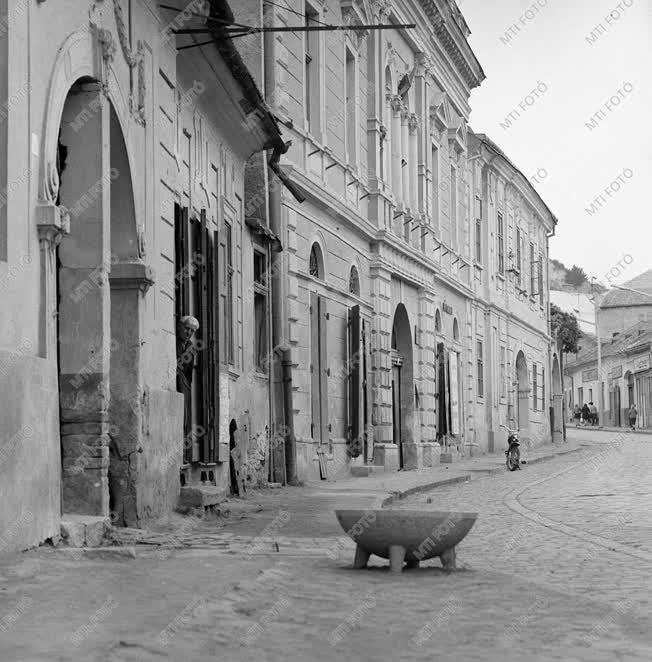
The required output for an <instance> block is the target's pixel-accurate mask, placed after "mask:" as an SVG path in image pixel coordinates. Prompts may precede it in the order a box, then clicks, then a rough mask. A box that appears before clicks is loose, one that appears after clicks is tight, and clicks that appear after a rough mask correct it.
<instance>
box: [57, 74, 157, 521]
mask: <svg viewBox="0 0 652 662" xmlns="http://www.w3.org/2000/svg"><path fill="white" fill-rule="evenodd" d="M80 118H82V119H80ZM58 142H59V146H58V154H57V157H58V158H57V171H58V174H59V181H60V186H59V191H58V200H57V204H59V205H61V206H62V207H65V208H66V209H67V210H68V212H69V215H70V233H69V234H68V235H67V236H66V237H64V238H63V240H62V241H61V244H60V245H59V247H58V249H57V321H58V328H57V353H58V364H59V396H60V400H59V401H60V421H61V451H62V464H63V471H62V508H63V511H64V512H66V513H79V514H86V515H101V516H107V515H108V514H109V511H111V514H112V518H113V519H114V522H115V523H117V524H129V525H137V524H138V519H139V517H138V513H137V508H136V484H135V479H136V478H135V477H136V476H137V475H138V453H139V452H142V448H141V445H140V442H141V410H140V407H141V398H140V391H141V389H140V347H141V342H140V339H141V320H140V302H141V298H142V296H141V295H142V292H144V291H145V290H146V289H147V287H148V286H149V285H150V284H151V277H150V274H149V272H148V270H147V269H146V268H145V266H144V264H143V263H142V262H141V261H140V259H139V242H138V233H137V230H136V219H135V207H134V200H133V188H132V183H131V169H130V167H129V159H128V156H127V151H126V147H125V143H124V139H123V135H122V130H121V127H120V123H119V121H118V118H117V115H116V113H115V110H114V109H113V107H112V105H111V103H110V102H109V100H108V99H107V98H106V96H105V94H104V92H103V90H102V86H101V84H100V83H99V82H97V81H96V80H94V79H90V78H84V79H80V80H78V81H77V82H76V83H75V84H74V85H73V86H72V87H71V88H70V90H69V92H68V95H67V97H66V99H65V102H64V105H63V111H62V114H61V122H60V131H59V140H58ZM139 449H140V450H139Z"/></svg>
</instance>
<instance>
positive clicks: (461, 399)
mask: <svg viewBox="0 0 652 662" xmlns="http://www.w3.org/2000/svg"><path fill="white" fill-rule="evenodd" d="M261 5H262V7H263V15H264V18H265V21H266V22H265V24H266V25H268V26H290V25H293V24H296V23H297V21H298V22H299V23H300V24H305V25H308V26H311V25H319V24H320V23H330V24H352V25H368V24H371V23H376V24H377V23H384V24H399V23H415V24H416V26H417V27H416V29H414V30H403V29H395V30H386V31H369V32H368V33H365V32H364V31H362V32H359V31H344V32H342V31H334V32H321V33H320V32H295V33H293V32H283V33H281V34H279V35H274V36H270V37H269V38H268V39H267V40H265V41H264V42H263V43H262V44H261V49H262V51H263V53H264V58H265V62H266V63H267V70H266V79H265V93H266V98H267V101H268V103H269V104H270V106H272V107H273V110H274V113H275V115H276V116H277V117H278V118H279V120H280V121H281V123H282V124H283V125H284V134H285V135H286V136H287V137H288V138H290V139H291V140H292V146H291V148H290V150H289V151H288V153H287V154H286V155H285V156H284V157H283V159H282V160H281V166H282V168H283V169H284V171H285V172H286V173H287V175H288V177H289V178H290V179H291V181H292V182H293V183H294V184H295V185H296V186H297V187H298V188H299V189H300V190H301V192H302V194H303V195H304V196H305V198H306V200H305V202H304V203H303V204H301V205H297V204H296V202H295V201H294V200H292V199H291V198H290V197H289V196H288V195H287V192H283V191H282V190H281V191H277V192H275V193H274V195H273V197H272V200H271V201H270V213H272V214H277V215H278V223H277V225H276V230H275V231H277V233H278V235H279V237H280V239H281V243H282V244H283V247H284V249H285V250H284V251H283V252H282V253H280V254H278V256H277V258H276V261H275V271H276V272H277V273H279V274H282V277H280V278H279V282H278V287H279V290H280V292H281V295H280V297H279V299H278V307H277V310H276V313H277V314H278V316H279V319H280V324H279V330H278V331H277V333H276V335H275V341H274V344H275V347H282V348H283V351H284V352H285V354H284V356H285V363H286V365H287V366H289V371H288V372H289V374H288V376H287V380H291V385H292V388H291V390H288V391H286V392H284V397H285V398H286V399H287V398H291V402H290V403H289V404H288V403H287V402H286V407H285V409H286V411H287V410H289V411H291V429H292V434H293V436H294V439H293V441H294V442H295V444H294V449H290V452H296V466H297V471H298V475H299V476H300V477H302V478H319V477H321V478H326V477H330V476H333V475H337V474H338V473H340V472H342V471H348V470H349V467H351V466H356V465H360V464H376V465H382V466H384V467H385V468H387V469H398V468H404V469H410V468H418V467H422V466H428V465H430V464H431V463H432V462H438V461H439V460H440V458H439V455H440V453H441V452H442V451H443V452H444V453H446V454H448V451H451V450H453V451H459V452H467V453H468V452H470V451H472V450H474V449H475V450H478V451H480V452H486V451H487V450H493V448H494V445H495V442H494V436H495V434H496V433H497V432H498V431H499V425H500V424H501V423H507V424H510V425H512V427H514V426H516V425H517V424H518V423H519V421H520V423H521V425H522V427H523V428H525V429H527V431H528V432H527V434H528V435H529V436H530V437H531V438H532V439H533V440H537V441H539V442H542V441H544V440H546V439H547V438H548V437H549V431H550V423H549V421H550V418H549V403H550V402H551V399H550V396H551V393H552V390H551V389H550V388H549V387H548V386H546V384H545V380H546V378H548V379H549V380H551V377H550V375H551V374H552V372H553V368H552V365H553V357H552V355H551V350H550V346H551V345H550V343H551V339H550V336H549V331H548V329H549V326H548V303H549V302H548V295H547V275H546V274H545V273H542V274H541V276H539V275H537V277H536V287H534V288H532V289H530V286H529V278H530V276H529V275H526V272H527V274H529V273H530V270H531V269H536V268H537V264H539V265H541V264H545V261H546V260H547V256H548V237H549V235H550V234H552V231H553V229H554V224H555V222H556V220H555V219H554V217H553V216H552V214H550V212H549V211H548V210H547V208H546V207H545V205H544V204H543V202H542V201H541V200H540V198H539V197H538V195H537V194H536V192H535V191H534V190H533V188H532V186H531V185H530V183H529V182H528V181H527V180H526V178H524V177H523V176H522V175H521V174H520V172H518V170H517V169H516V168H514V166H513V165H512V164H510V163H509V161H508V160H507V159H506V158H505V157H503V156H502V155H501V157H500V158H501V159H502V163H501V164H496V163H493V162H494V161H495V155H493V154H491V155H489V154H488V152H487V148H486V147H485V146H484V145H485V142H486V143H487V144H488V143H489V141H488V140H487V141H483V140H484V139H483V138H482V137H480V138H478V139H477V140H474V139H472V138H471V135H472V134H471V132H470V130H469V129H468V127H467V120H468V117H469V113H470V107H469V95H470V92H471V90H472V89H473V88H474V87H476V86H477V85H479V84H480V83H481V81H482V80H483V78H484V74H483V72H482V69H481V67H480V65H479V63H478V61H477V59H476V58H475V56H474V54H473V52H472V51H471V49H470V47H469V45H468V42H467V37H468V35H469V29H468V27H467V25H466V23H465V21H464V18H463V17H462V15H461V13H460V11H459V9H458V8H457V6H456V5H455V3H453V2H446V1H441V2H439V1H434V0H414V1H411V2H410V1H407V2H400V3H396V2H394V3H388V2H382V1H375V2H374V1H369V2H365V1H363V0H323V1H322V0H316V1H315V2H311V1H308V2H305V1H303V0H294V1H292V2H289V3H287V7H283V8H280V7H278V6H276V3H265V2H262V3H258V4H257V6H261ZM302 18H303V20H301V19H302ZM245 39H247V38H244V39H243V41H244V40H245ZM472 150H473V154H472ZM514 178H516V179H517V180H518V181H517V183H515V184H507V183H506V181H507V180H508V179H514ZM498 196H500V198H499V197H498ZM498 210H500V213H498ZM501 214H502V215H504V221H503V223H504V225H503V227H502V235H501V241H502V242H503V249H502V251H503V252H502V253H501V255H500V260H501V261H502V262H501V267H500V268H501V271H500V272H499V268H498V257H497V253H496V250H497V249H496V248H495V242H496V238H495V237H496V232H497V230H496V224H497V222H498V221H497V218H498V217H499V216H500V215H501ZM514 219H516V220H514ZM478 222H479V223H480V225H478ZM528 237H529V238H528ZM526 242H527V243H526ZM529 242H532V243H533V245H534V247H535V253H534V255H530V253H529V252H527V251H528V249H529V246H530V243H529ZM517 244H518V246H519V249H518V254H519V255H520V256H521V257H520V259H521V260H522V265H521V267H520V269H521V270H522V275H521V276H520V278H521V279H522V284H518V283H516V278H514V277H511V276H510V274H508V273H506V271H507V270H509V269H512V268H513V264H512V263H513V258H508V252H509V251H510V250H513V251H514V255H516V249H515V246H516V245H517ZM497 274H498V275H497ZM526 280H527V283H526ZM526 285H527V287H526ZM520 288H526V293H525V294H523V293H522V292H520ZM517 364H518V370H517ZM517 374H518V375H519V376H518V379H517V377H516V375H517ZM554 378H555V379H556V382H555V383H560V375H559V369H558V368H557V370H556V372H555V375H554ZM559 388H560V387H559ZM518 392H520V396H519V395H516V393H518ZM559 396H560V397H559V401H560V405H561V393H560V394H559ZM519 402H520V405H519ZM519 412H520V414H519ZM283 420H285V422H286V426H285V428H286V429H287V427H288V426H287V421H288V419H287V418H285V419H283ZM559 421H561V416H560V417H559ZM288 448H290V447H289V446H288ZM446 459H448V458H446Z"/></svg>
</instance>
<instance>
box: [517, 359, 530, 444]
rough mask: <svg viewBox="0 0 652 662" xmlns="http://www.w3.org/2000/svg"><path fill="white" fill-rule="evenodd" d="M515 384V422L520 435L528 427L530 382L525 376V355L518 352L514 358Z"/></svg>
mask: <svg viewBox="0 0 652 662" xmlns="http://www.w3.org/2000/svg"><path fill="white" fill-rule="evenodd" d="M516 383H517V389H518V391H517V396H518V400H517V414H516V421H517V423H518V429H519V430H520V432H521V433H524V432H527V431H528V430H529V427H530V381H529V379H528V374H527V363H526V361H525V354H523V352H522V351H521V352H519V353H518V354H517V356H516Z"/></svg>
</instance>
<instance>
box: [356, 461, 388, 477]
mask: <svg viewBox="0 0 652 662" xmlns="http://www.w3.org/2000/svg"><path fill="white" fill-rule="evenodd" d="M382 473H385V467H384V466H383V465H382V464H360V465H358V466H354V467H351V475H352V476H356V477H357V478H363V477H367V476H372V475H373V474H382Z"/></svg>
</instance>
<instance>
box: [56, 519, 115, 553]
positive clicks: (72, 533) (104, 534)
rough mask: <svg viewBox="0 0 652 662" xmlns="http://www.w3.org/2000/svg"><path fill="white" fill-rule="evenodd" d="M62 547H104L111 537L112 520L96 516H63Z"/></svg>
mask: <svg viewBox="0 0 652 662" xmlns="http://www.w3.org/2000/svg"><path fill="white" fill-rule="evenodd" d="M60 531H61V535H60V538H59V541H58V546H61V547H102V546H103V545H105V544H106V542H107V540H108V539H109V536H110V531H111V520H110V519H109V518H108V517H97V516H94V515H68V514H64V515H62V516H61V525H60Z"/></svg>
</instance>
